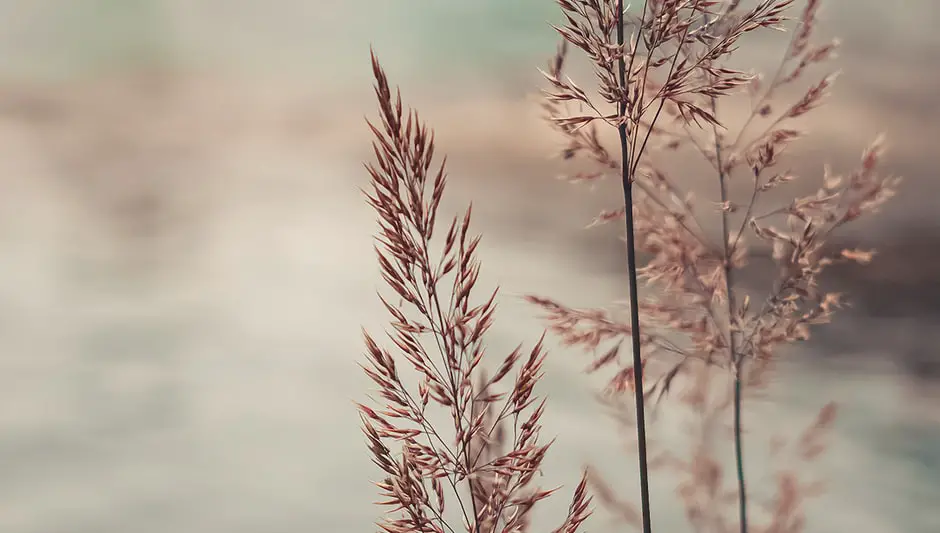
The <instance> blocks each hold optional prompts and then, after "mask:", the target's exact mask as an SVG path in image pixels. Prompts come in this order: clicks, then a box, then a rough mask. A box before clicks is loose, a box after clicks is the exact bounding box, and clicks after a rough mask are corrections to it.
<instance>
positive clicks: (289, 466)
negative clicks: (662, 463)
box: [0, 0, 940, 533]
mask: <svg viewBox="0 0 940 533" xmlns="http://www.w3.org/2000/svg"><path fill="white" fill-rule="evenodd" d="M798 4H801V3H799V2H798ZM902 4H903V5H902ZM824 6H825V7H824V10H823V11H822V13H821V18H822V22H821V25H820V28H819V34H818V35H820V36H826V37H828V36H832V35H837V36H839V37H841V38H842V40H843V44H844V46H843V49H842V52H841V57H840V58H839V59H838V61H837V66H838V67H839V68H842V69H843V71H844V72H843V75H842V77H841V78H840V80H839V83H838V85H837V90H836V92H835V95H834V98H833V99H832V100H831V101H830V104H829V105H828V107H826V108H824V109H823V110H820V111H818V112H816V113H814V114H813V115H812V117H811V118H810V119H809V121H808V122H807V123H805V124H804V125H805V126H807V127H808V128H809V129H811V130H812V131H813V132H814V135H813V136H812V137H811V138H810V139H808V140H806V141H804V142H802V143H801V144H799V145H797V147H796V148H795V149H796V150H797V154H798V155H797V156H792V157H793V159H792V160H791V163H792V164H793V165H794V166H795V167H796V168H798V169H799V170H801V171H802V172H803V174H804V175H805V176H806V177H807V180H808V183H809V184H813V183H814V181H813V180H815V179H817V178H818V176H819V175H820V173H821V169H822V164H823V163H824V162H827V161H828V162H830V163H832V164H833V166H834V168H836V169H837V170H844V171H848V170H851V169H852V168H853V165H854V164H855V162H856V161H857V159H858V156H859V154H860V153H861V150H862V149H863V148H864V147H865V145H866V144H867V143H868V142H869V141H870V140H871V139H872V138H873V137H874V136H875V135H876V134H877V133H879V132H884V133H886V134H887V135H888V138H889V140H890V151H889V154H888V155H889V160H888V163H887V167H886V169H885V170H886V171H887V172H891V173H894V174H899V175H903V176H904V177H905V178H906V181H905V183H904V185H903V188H902V190H901V192H900V194H899V195H898V197H897V198H896V199H895V200H893V201H892V202H891V203H890V204H889V206H888V207H887V208H886V209H885V211H884V212H883V213H882V214H880V215H879V216H877V217H873V218H871V219H869V220H868V221H867V222H865V223H863V224H860V225H859V226H858V227H857V228H856V230H855V231H854V232H850V233H846V234H843V236H842V238H843V239H844V241H845V242H846V243H850V244H852V245H862V246H875V247H877V248H879V249H880V250H881V253H880V255H879V256H878V257H877V260H876V261H875V262H874V263H873V264H872V265H871V266H870V267H868V268H865V269H854V270H849V269H846V270H840V271H837V272H835V275H834V276H831V277H830V281H829V283H831V285H832V287H835V288H836V289H837V290H842V291H846V292H848V293H850V295H851V298H850V299H851V301H852V302H853V307H852V308H851V309H849V310H847V311H845V312H843V313H842V314H841V315H840V316H839V317H838V318H837V320H836V321H835V323H833V324H831V325H829V326H826V327H824V328H821V329H819V330H817V334H816V335H814V337H813V340H811V341H810V342H808V343H807V344H804V345H802V346H801V347H800V348H799V349H798V350H795V351H794V352H793V353H792V354H790V355H791V356H790V357H789V358H788V359H787V363H786V364H784V365H783V367H782V368H781V371H780V375H779V377H778V379H777V380H776V383H775V387H774V389H773V391H772V394H770V395H769V397H768V398H767V399H764V400H761V402H760V404H759V405H755V406H754V408H755V410H756V411H755V412H760V413H762V414H761V415H760V416H759V417H758V416H757V415H754V420H753V422H752V423H753V431H754V432H755V435H756V434H758V433H759V432H760V431H761V430H762V429H768V430H769V429H776V430H781V431H783V432H784V433H787V432H790V431H791V430H792V431H796V429H793V428H801V427H803V426H804V425H806V424H807V423H808V422H809V421H810V420H811V418H812V416H813V415H814V413H815V410H816V409H817V408H818V407H819V406H821V405H822V404H824V403H825V402H827V401H829V400H835V401H837V402H838V403H839V404H840V406H841V411H840V413H841V418H840V420H839V423H838V425H837V428H836V430H835V432H834V438H833V439H832V441H833V444H832V448H831V451H830V453H829V455H828V456H827V458H826V459H825V461H824V462H823V465H822V466H821V467H819V469H818V471H817V472H815V473H817V474H819V475H820V477H822V478H823V479H825V480H826V482H827V487H828V492H827V493H826V495H825V496H824V497H823V498H821V499H820V500H818V501H816V502H815V503H813V504H811V505H810V507H809V522H808V526H809V531H860V532H863V533H867V532H876V531H877V532H879V533H880V532H884V531H903V532H910V533H927V532H933V531H938V530H940V512H938V510H937V508H936V503H937V502H938V501H940V394H938V391H940V387H938V380H940V356H938V354H937V348H936V347H937V341H938V340H940V334H938V333H937V329H936V328H937V326H938V319H940V269H938V267H940V248H938V246H940V233H938V230H940V228H938V224H937V221H938V220H940V218H938V217H937V216H936V214H935V209H936V206H937V198H938V196H937V193H938V192H940V191H938V182H937V180H936V177H935V169H936V168H937V163H938V161H937V146H938V145H937V138H938V133H940V131H938V127H937V124H938V119H940V106H937V100H936V95H937V94H938V91H940V68H938V67H940V34H938V33H937V32H936V28H937V27H938V24H940V5H938V4H937V2H935V1H934V0H906V1H905V2H888V1H884V0H881V1H878V0H829V1H827V2H825V3H824ZM557 19H558V17H557V8H556V6H555V5H554V3H553V2H551V1H548V0H476V1H473V2H452V1H444V0H437V1H431V2H406V1H401V0H395V1H393V0H370V2H350V1H343V0H269V1H267V2H260V1H249V0H32V1H30V2H25V1H14V0H0V183H2V187H0V250H2V255H0V257H2V260H0V399H2V401H0V531H2V532H9V533H60V532H61V533H65V532H68V533H85V532H88V533H92V532H93V533H111V532H127V531H132V532H134V533H151V532H152V533H157V532H160V533H163V532H171V531H172V532H178V533H180V532H190V531H192V532H195V531H201V532H223V531H224V532H226V533H237V532H246V533H247V532H256V531H268V532H300V531H324V532H325V531H365V530H369V529H370V528H372V525H371V524H372V523H373V521H374V520H375V519H376V518H377V516H378V514H377V509H376V508H375V507H373V506H372V505H371V502H372V501H374V500H375V499H376V498H375V490H374V488H373V487H372V486H371V485H370V483H369V480H370V479H372V478H373V476H375V471H374V469H373V466H372V465H371V463H370V461H369V459H368V457H367V455H366V453H365V445H364V443H363V439H362V438H361V437H360V434H359V431H358V419H357V417H356V414H355V411H354V408H353V406H352V401H353V400H361V399H362V398H363V397H364V395H365V394H366V392H367V387H368V384H367V383H366V382H365V380H364V379H363V378H362V376H361V372H360V371H359V369H358V367H357V366H356V364H355V363H356V361H358V360H359V359H360V357H361V355H360V354H361V351H362V350H361V338H360V325H365V326H367V327H370V328H372V329H373V330H376V331H377V330H379V328H381V324H382V322H381V321H382V319H383V318H384V317H383V315H382V312H381V308H380V305H379V302H378V300H377V299H376V298H375V290H376V289H377V288H379V286H380V285H379V282H380V277H379V276H378V270H377V268H376V265H375V261H374V257H373V253H372V243H371V238H370V237H371V235H372V233H373V231H374V229H375V224H374V222H373V216H372V213H370V212H369V210H368V209H367V208H366V206H365V204H364V202H363V201H362V197H361V195H360V193H359V187H361V186H363V185H364V184H365V183H366V173H365V172H364V170H363V169H362V167H361V163H360V161H361V160H362V159H363V158H366V157H368V156H369V137H368V135H367V131H368V130H367V129H366V127H365V124H364V121H363V116H364V115H369V116H374V108H375V106H374V102H373V101H372V95H371V72H370V70H369V59H368V58H369V55H368V54H369V46H370V44H372V45H374V47H375V48H376V50H377V52H378V53H379V56H380V57H381V58H382V60H383V63H384V64H385V66H386V68H387V69H388V71H389V74H390V76H391V77H392V79H393V81H395V82H396V83H399V84H401V85H402V87H403V91H404V95H405V98H406V100H407V101H409V102H410V103H412V104H414V105H415V106H417V107H419V108H420V109H421V111H422V114H423V116H424V117H425V118H426V119H427V120H429V121H430V123H431V124H432V125H433V126H434V127H435V128H436V129H437V133H438V150H439V153H443V152H447V153H448V154H449V156H450V162H451V163H450V169H451V175H452V181H451V183H452V185H451V186H450V189H449V191H450V193H449V202H450V204H449V206H448V208H459V207H461V206H462V205H463V204H465V203H466V202H468V201H470V200H473V201H474V202H475V213H476V214H477V215H479V216H477V218H476V220H477V229H478V230H480V231H483V232H484V234H485V239H484V241H483V245H482V246H481V249H480V250H481V251H480V253H481V256H482V259H483V260H484V272H485V279H483V280H482V281H481V283H483V284H484V285H486V286H489V287H492V286H493V285H495V283H500V284H501V286H502V287H503V294H504V298H503V299H502V301H501V313H500V314H499V316H498V319H497V326H495V328H494V330H493V335H492V345H493V346H494V348H493V349H494V351H499V350H503V349H509V348H510V347H512V346H514V345H515V344H516V343H517V342H518V341H520V340H525V341H527V342H532V341H534V340H535V339H536V338H537V336H538V334H539V332H540V326H539V323H538V321H537V320H535V319H533V318H532V314H533V310H532V309H531V308H529V307H527V306H526V305H524V304H523V303H521V302H520V301H519V300H518V298H516V296H517V295H519V294H522V293H532V292H534V293H538V294H544V295H549V296H553V297H556V298H558V299H560V300H562V301H564V302H566V303H569V304H571V305H575V306H582V305H583V306H596V305H606V304H608V303H609V302H611V301H613V300H622V299H624V298H625V297H626V286H625V279H624V278H623V276H622V275H621V273H620V272H621V270H622V267H623V262H622V246H621V245H620V243H619V242H618V240H617V233H616V232H615V231H613V230H612V229H611V230H590V231H586V230H584V229H583V228H584V226H585V225H586V224H587V223H588V222H589V221H590V219H591V217H592V216H593V215H594V213H595V212H596V211H597V210H598V209H600V208H603V207H611V206H612V205H611V204H610V199H611V198H616V194H615V192H616V190H617V189H616V187H617V186H616V184H615V183H609V184H606V185H603V186H601V187H599V188H598V189H597V190H595V191H593V192H592V191H589V190H587V189H584V188H578V187H572V186H570V185H567V184H564V183H562V182H560V181H558V180H556V179H554V178H555V176H556V175H557V174H558V173H559V171H560V167H559V165H558V163H557V162H556V161H553V160H552V159H551V158H550V155H551V153H552V151H553V150H554V149H556V148H557V147H558V142H557V139H554V138H553V137H552V136H551V135H550V134H549V133H548V130H547V128H546V127H544V126H543V124H542V123H541V122H540V120H539V112H538V108H537V105H536V104H535V103H534V102H533V99H532V95H533V93H534V92H535V91H536V89H537V87H538V85H537V84H538V83H539V76H538V72H537V71H536V67H538V66H541V65H542V64H544V61H545V60H546V59H547V58H548V57H549V56H550V55H551V54H552V53H553V51H554V46H555V36H554V35H553V32H552V31H551V29H550V28H549V27H548V25H547V22H548V21H556V20H557ZM767 35H768V36H767V37H762V38H758V39H756V40H755V42H754V44H753V46H751V47H750V48H748V49H747V51H744V52H742V55H741V56H739V57H740V58H741V59H742V61H744V62H746V64H749V65H753V66H755V67H758V68H760V69H770V68H772V67H774V66H775V65H776V63H775V62H776V60H777V58H778V57H779V56H780V54H781V53H782V52H783V49H784V46H785V39H786V36H779V35H775V34H767ZM683 164H684V162H683ZM688 164H689V167H688V168H690V169H694V168H696V167H695V166H693V165H697V164H698V163H697V162H695V161H690V162H688ZM706 182H707V181H706ZM690 186H692V185H690ZM809 186H810V185H808V186H807V187H809ZM751 277H752V278H753V280H750V279H749V280H748V283H752V282H753V283H754V284H755V286H757V284H759V282H760V281H761V280H765V278H766V276H763V277H762V275H761V273H760V272H755V273H754V274H753V276H751ZM584 364H585V360H584V358H583V356H580V355H579V354H576V353H570V352H566V351H564V350H555V351H554V355H553V357H552V358H550V360H549V367H548V372H547V376H546V378H545V381H544V384H543V388H542V390H543V392H546V393H547V394H548V395H549V396H550V399H551V402H550V404H549V409H548V413H547V415H546V416H547V423H546V426H547V427H546V429H545V435H546V436H550V435H555V434H557V435H558V436H559V440H558V442H557V444H556V446H555V448H554V453H553V454H550V455H551V460H550V464H549V465H548V466H547V468H546V476H547V478H548V479H547V481H546V484H548V485H551V484H554V483H566V484H569V485H570V484H571V483H573V481H574V478H575V476H576V475H577V471H578V469H579V468H580V466H581V465H582V464H584V463H585V462H586V461H589V460H590V461H594V462H596V463H598V464H600V465H603V466H604V467H605V468H606V469H607V470H608V471H609V472H614V473H616V472H621V473H622V475H621V476H615V477H617V478H618V479H620V483H621V484H622V485H623V487H625V490H626V491H627V492H628V493H631V492H630V491H633V486H634V484H635V481H634V479H635V478H633V477H632V472H633V471H634V463H635V459H634V458H633V456H632V455H629V454H623V453H621V450H620V440H619V436H618V434H617V432H616V430H615V428H614V427H613V425H612V424H608V423H606V422H605V421H604V420H603V418H602V415H601V413H600V410H599V409H598V408H597V407H596V406H595V405H594V403H593V400H592V399H591V387H592V386H593V384H592V382H591V381H590V380H588V379H585V378H583V377H582V376H581V375H580V374H579V373H578V372H579V371H580V369H581V368H582V367H583V366H584ZM676 431H678V430H675V431H673V430H669V429H664V430H662V433H663V435H662V438H664V439H667V440H668V439H669V438H673V439H680V438H681V435H679V434H678V433H676ZM670 436H671V437H670ZM675 442H679V443H680V445H681V442H682V441H681V440H675ZM753 442H754V444H753V445H752V447H753V449H754V450H755V452H754V457H755V459H753V461H755V463H756V462H758V461H760V460H761V459H759V456H760V452H759V451H757V450H759V449H760V448H761V446H762V445H761V442H762V441H761V440H760V439H758V438H757V437H756V436H755V437H754V438H753ZM755 467H757V466H755ZM766 481H767V482H766V483H763V482H760V481H755V482H754V483H753V484H752V486H753V487H755V488H754V490H755V491H756V492H757V493H758V495H759V494H762V492H761V491H764V492H765V491H766V490H765V489H769V488H771V483H770V480H766ZM674 484H675V482H674V480H671V479H663V478H658V479H657V481H656V483H655V484H654V490H655V491H656V494H655V495H654V496H655V499H656V502H658V503H657V507H656V509H655V511H654V512H655V520H656V522H657V525H658V526H660V527H666V528H667V529H668V530H670V531H671V530H681V529H679V528H683V527H685V526H684V519H683V518H682V516H681V512H679V511H678V510H677V509H676V505H675V504H674V503H672V502H673V500H672V497H671V496H670V494H671V492H672V491H673V488H674ZM558 498H559V499H557V500H555V501H556V502H557V506H545V507H544V508H543V511H545V517H546V520H549V519H551V518H552V517H557V516H558V515H559V514H560V513H561V511H562V507H565V506H567V501H564V500H563V499H562V496H559V497H558ZM607 527H608V524H607V522H606V521H605V515H604V514H603V513H600V514H599V515H598V517H597V519H596V521H595V522H594V523H593V525H592V526H591V527H590V530H592V531H606V530H607Z"/></svg>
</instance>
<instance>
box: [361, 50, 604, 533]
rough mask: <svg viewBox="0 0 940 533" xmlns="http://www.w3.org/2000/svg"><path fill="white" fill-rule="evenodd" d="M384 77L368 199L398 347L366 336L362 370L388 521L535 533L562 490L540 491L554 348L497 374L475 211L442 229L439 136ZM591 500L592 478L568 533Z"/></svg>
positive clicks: (429, 528)
mask: <svg viewBox="0 0 940 533" xmlns="http://www.w3.org/2000/svg"><path fill="white" fill-rule="evenodd" d="M372 69H373V74H374V77H375V93H376V97H377V98H378V103H379V111H380V122H379V123H378V124H375V123H371V122H370V123H369V126H370V128H371V130H372V133H373V135H374V142H373V148H374V153H375V160H374V162H373V163H370V164H368V165H367V169H368V171H369V174H370V175H371V178H372V179H371V186H370V189H371V190H369V191H368V192H367V193H366V196H367V198H368V202H369V205H371V206H372V207H373V209H374V210H375V211H376V213H377V214H378V221H379V227H380V230H379V234H378V237H377V246H376V252H377V255H378V260H379V265H380V267H381V272H382V277H383V278H384V280H385V283H386V284H387V286H388V287H389V289H391V292H390V293H389V294H387V295H386V296H382V295H380V296H379V298H380V299H381V301H382V303H383V304H384V306H385V308H386V309H387V310H388V313H389V316H390V323H389V326H390V330H389V331H388V332H387V336H388V340H389V346H390V347H389V348H385V347H382V346H380V343H379V342H378V340H377V339H375V338H373V337H372V336H371V335H370V334H368V333H364V336H365V343H366V355H367V357H368V364H367V365H365V366H364V367H363V369H364V371H365V372H366V374H367V375H368V376H369V377H370V378H371V379H372V381H373V382H374V383H375V385H376V387H377V389H378V390H377V393H378V396H379V398H380V399H379V400H377V401H373V402H371V405H365V404H360V405H359V411H360V413H361V418H362V428H363V431H364V432H365V435H366V437H367V439H368V442H369V450H370V452H371V454H372V459H373V462H374V463H375V464H376V465H377V466H378V467H379V468H380V469H381V471H382V473H383V478H382V479H381V480H380V481H379V482H378V483H377V486H378V487H379V489H380V491H381V493H382V501H380V502H379V503H380V504H381V505H384V506H387V507H388V509H389V510H388V514H387V516H386V518H385V519H384V521H383V522H382V523H381V524H380V528H381V530H382V531H386V532H389V533H404V532H427V533H443V532H445V531H447V532H451V533H455V532H456V531H467V532H468V533H497V532H500V533H501V532H506V533H508V532H524V531H527V530H528V527H529V524H530V514H531V511H532V509H533V507H534V506H535V504H536V503H538V502H539V501H541V500H543V499H545V498H547V497H548V496H549V495H551V494H552V493H553V492H554V490H543V489H542V488H540V487H539V486H538V484H537V474H538V472H539V469H540V467H541V465H542V462H543V460H544V458H545V455H546V453H547V452H548V450H549V447H550V444H551V443H550V442H548V443H546V442H543V440H542V439H541V436H540V432H541V425H540V419H541V416H542V413H543V411H544V408H545V401H544V400H540V399H539V398H538V397H537V396H536V395H535V393H534V391H535V386H536V384H537V383H538V381H539V379H540V378H541V377H542V364H543V362H544V359H545V352H544V350H543V348H542V342H541V341H540V342H539V343H537V344H536V345H535V346H534V347H533V348H532V349H531V350H525V351H524V350H523V349H522V347H521V346H520V347H519V348H517V349H516V350H514V351H513V352H512V353H510V354H508V355H506V356H505V357H503V358H502V359H501V361H500V363H499V365H498V367H497V369H496V371H495V372H493V373H492V375H488V374H487V373H486V372H485V371H484V367H485V366H486V365H485V361H486V360H487V357H486V349H485V335H486V332H487V330H488V329H489V328H490V326H491V325H492V324H493V320H494V314H495V298H496V294H497V293H496V291H493V292H492V293H490V294H489V295H488V296H487V297H486V298H484V299H482V301H477V300H476V299H475V293H474V288H475V286H476V283H477V280H478V277H479V273H480V263H479V261H478V259H477V258H476V250H477V247H478V245H479V243H480V237H479V236H478V235H473V234H472V233H471V231H470V221H471V210H470V208H468V209H467V210H466V212H465V213H464V215H463V216H460V217H454V218H453V219H452V220H451V221H450V222H449V223H448V224H446V225H445V226H442V227H439V226H438V224H439V222H438V220H437V217H438V211H439V206H440V202H441V199H442V198H443V195H444V192H445V188H446V183H447V178H446V172H445V167H444V164H443V163H440V164H435V162H434V136H433V133H432V132H431V130H430V129H429V128H428V127H427V126H426V125H424V124H423V123H422V122H421V121H420V119H419V117H418V115H417V113H416V112H414V111H405V110H404V109H403V107H402V103H401V96H400V94H399V93H398V92H397V91H396V92H395V93H394V94H393V93H392V90H391V88H390V86H389V83H388V80H387V78H386V75H385V72H384V71H383V69H382V67H381V65H380V64H379V62H378V60H377V59H376V58H375V56H373V57H372ZM435 237H436V240H435ZM432 241H433V242H435V243H438V244H440V246H439V247H440V248H441V251H440V252H439V253H435V252H434V251H433V249H434V246H432ZM396 301H397V302H398V303H396ZM403 367H404V368H403ZM406 369H407V370H406ZM436 414H437V415H441V414H443V415H444V416H443V418H441V417H440V416H438V417H437V418H435V416H436ZM441 420H445V422H441ZM589 502H590V497H589V496H588V495H587V493H586V479H585V478H582V480H581V482H580V484H579V485H578V486H577V488H576V489H575V491H574V495H573V498H572V501H571V505H570V507H569V510H568V513H567V515H566V518H565V520H564V522H563V523H562V525H561V526H559V527H558V528H557V529H556V530H555V531H556V532H557V533H574V532H575V531H577V530H578V528H579V526H580V525H581V523H582V522H583V521H584V520H585V518H586V517H587V516H588V514H589V510H588V507H589Z"/></svg>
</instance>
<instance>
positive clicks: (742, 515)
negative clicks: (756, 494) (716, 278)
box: [711, 97, 747, 533]
mask: <svg viewBox="0 0 940 533" xmlns="http://www.w3.org/2000/svg"><path fill="white" fill-rule="evenodd" d="M711 111H712V115H714V116H717V113H718V102H717V101H716V99H715V98H714V97H712V98H711ZM713 131H714V134H715V162H716V163H717V164H718V184H719V187H720V189H721V206H722V207H721V237H722V243H723V247H724V271H725V292H726V293H727V294H728V349H729V351H730V352H731V366H732V369H733V371H734V400H733V405H732V410H733V411H734V414H733V416H734V420H733V424H734V458H735V469H736V471H737V478H738V520H739V522H740V532H741V533H747V490H746V484H745V481H744V448H743V445H742V438H741V403H742V402H741V392H742V391H741V388H742V387H741V378H742V376H741V372H742V367H743V365H744V361H743V358H742V357H741V354H740V353H739V351H738V348H737V343H736V341H737V335H735V331H734V328H735V322H736V320H735V315H736V313H737V305H736V304H735V298H734V267H733V265H732V264H731V255H732V253H733V252H732V246H731V243H730V242H729V241H730V240H731V235H730V234H729V233H728V214H729V213H728V211H729V210H728V209H727V208H726V202H727V201H728V173H727V171H726V169H725V163H724V160H723V158H722V155H721V139H720V138H719V136H718V127H717V126H713Z"/></svg>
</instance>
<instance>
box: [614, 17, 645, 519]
mask: <svg viewBox="0 0 940 533" xmlns="http://www.w3.org/2000/svg"><path fill="white" fill-rule="evenodd" d="M645 9H646V8H645V7H644V13H645ZM623 34H624V22H623V0H617V44H618V45H619V46H620V48H621V53H620V57H619V59H618V69H619V78H620V79H619V81H620V87H621V100H620V106H619V124H618V126H617V130H618V132H619V133H620V155H621V164H620V168H621V183H622V185H623V203H624V209H625V211H626V213H625V214H626V230H627V270H628V274H629V278H630V324H631V328H632V331H631V337H632V339H633V390H634V395H635V398H636V436H637V453H638V455H639V463H640V501H641V506H642V517H643V533H651V531H652V526H651V519H650V489H649V462H648V460H647V452H646V410H645V408H644V397H643V358H642V356H641V353H640V302H639V296H638V294H637V291H638V288H637V267H636V243H635V239H634V221H633V180H632V179H631V172H630V170H631V167H632V165H631V164H630V158H631V154H630V150H629V149H628V147H627V124H626V114H627V102H626V100H625V98H626V96H627V74H626V70H627V65H626V62H625V60H624V50H623V46H624V36H623ZM634 133H635V132H634Z"/></svg>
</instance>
